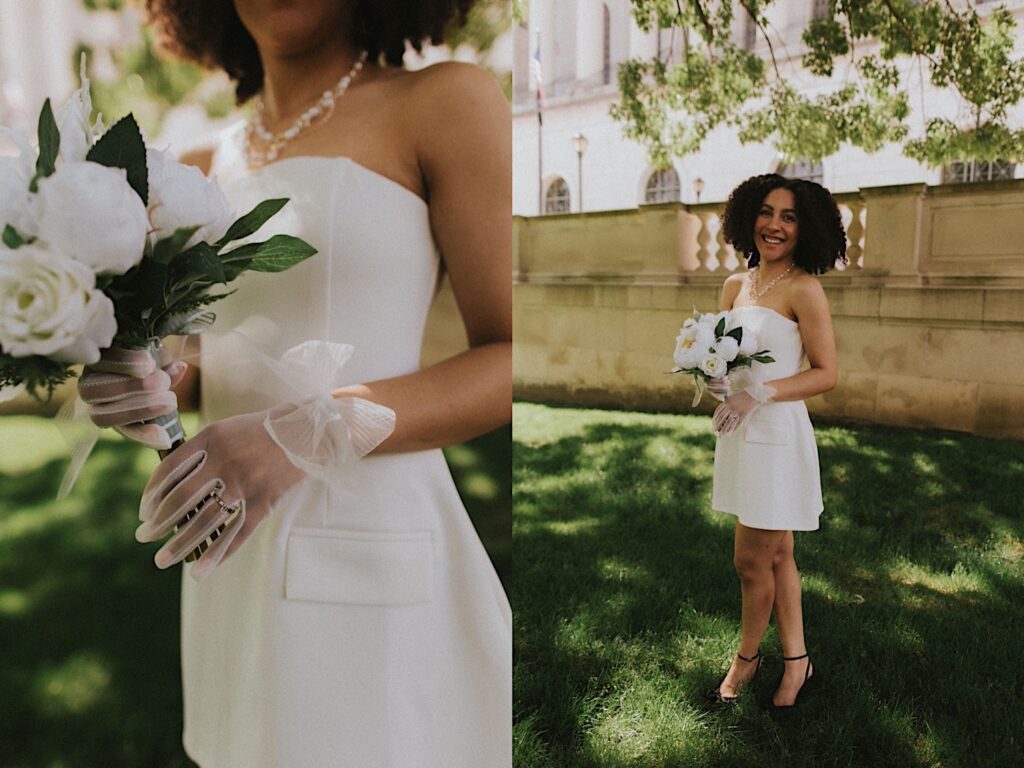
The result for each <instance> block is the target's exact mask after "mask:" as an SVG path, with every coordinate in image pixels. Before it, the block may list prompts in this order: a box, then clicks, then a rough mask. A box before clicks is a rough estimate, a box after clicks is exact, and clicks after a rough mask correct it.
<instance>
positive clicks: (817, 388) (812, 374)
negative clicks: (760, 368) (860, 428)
mask: <svg viewBox="0 0 1024 768" xmlns="http://www.w3.org/2000/svg"><path fill="white" fill-rule="evenodd" d="M788 293H789V295H788V297H787V298H788V299H789V302H790V307H791V308H792V310H793V314H794V315H796V319H797V322H798V323H799V324H800V338H801V339H802V340H803V344H804V352H806V354H807V362H808V363H810V366H811V367H810V368H808V369H807V370H806V371H801V372H800V373H798V374H796V375H795V376H789V377H787V378H785V379H778V380H776V381H768V382H765V383H766V384H767V385H768V386H770V387H774V388H775V396H774V397H773V398H772V399H773V400H775V401H783V400H805V399H807V398H808V397H814V396H815V395H820V394H822V393H824V392H828V391H829V390H830V389H832V388H833V387H834V386H835V385H836V381H837V379H838V377H839V365H838V362H837V359H836V357H837V356H836V339H835V335H834V334H833V331H832V314H831V313H830V312H829V308H828V299H827V298H826V296H825V289H824V288H822V287H821V283H819V282H818V281H817V280H816V279H815V278H813V277H811V276H810V275H804V276H801V277H800V278H797V279H794V280H793V281H792V283H791V284H790V286H789V292H788Z"/></svg>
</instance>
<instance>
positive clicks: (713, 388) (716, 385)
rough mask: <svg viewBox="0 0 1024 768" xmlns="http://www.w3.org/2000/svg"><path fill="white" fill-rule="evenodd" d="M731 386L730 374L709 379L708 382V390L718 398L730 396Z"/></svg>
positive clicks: (722, 399)
mask: <svg viewBox="0 0 1024 768" xmlns="http://www.w3.org/2000/svg"><path fill="white" fill-rule="evenodd" d="M731 387H732V383H731V382H730V381H729V375H728V374H726V375H725V376H721V377H719V378H717V379H708V382H707V390H708V392H710V393H711V396H712V397H713V398H715V399H716V400H721V401H724V400H725V398H727V397H728V396H729V390H730V388H731Z"/></svg>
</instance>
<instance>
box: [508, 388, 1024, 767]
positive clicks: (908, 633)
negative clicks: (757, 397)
mask: <svg viewBox="0 0 1024 768" xmlns="http://www.w3.org/2000/svg"><path fill="white" fill-rule="evenodd" d="M513 429H514V435H515V445H514V448H513V501H514V505H515V520H514V529H513V541H514V547H513V550H514V552H513V554H514V558H515V567H516V574H515V580H514V581H513V584H512V589H511V595H510V596H511V600H512V607H513V611H514V622H515V648H516V651H515V653H516V662H515V719H516V723H515V765H516V767H517V768H542V767H543V768H556V767H557V768H575V767H576V766H579V767H581V768H582V767H586V768H598V767H600V768H620V767H622V768H624V767H625V766H629V767H630V768H633V767H636V768H640V767H644V768H648V767H650V768H655V767H661V766H664V767H665V768H669V767H671V768H681V767H682V766H694V767H697V766H700V767H701V768H717V767H719V766H736V767H739V766H770V767H771V766H786V767H787V768H797V767H801V766H806V767H807V768H811V767H812V766H813V768H826V767H830V766H850V767H851V768H853V767H856V768H901V767H903V766H907V767H909V766H930V767H932V768H940V767H941V768H960V767H963V768H967V767H968V766H971V767H973V766H986V768H1004V767H1005V768H1016V767H1017V766H1022V765H1024V735H1022V734H1024V726H1022V723H1024V671H1022V664H1021V654H1022V649H1024V639H1022V634H1024V543H1022V542H1024V511H1022V499H1024V446H1022V445H1021V444H1020V443H1018V442H1011V441H1001V440H986V439H981V438H975V437H971V436H963V435H956V434H951V433H940V432H920V431H910V430H896V429H883V428H875V427H864V426H857V427H842V426H827V427H819V428H818V429H817V430H816V434H817V439H818V445H819V450H820V456H821V467H822V486H823V492H824V497H825V513H824V515H823V517H822V526H821V530H819V531H816V532H809V533H798V534H797V539H796V558H797V563H798V565H799V566H800V568H801V571H802V573H803V583H804V611H805V622H806V627H807V642H808V647H809V649H810V651H811V653H812V656H813V658H814V661H815V670H816V679H815V680H814V682H813V683H812V684H811V686H810V688H809V689H808V691H807V695H806V696H803V697H802V699H803V700H802V701H801V703H800V706H799V708H798V709H797V710H794V711H792V712H790V713H789V716H788V717H781V718H780V717H778V716H773V715H772V714H771V713H770V712H769V711H768V708H767V704H768V701H769V699H770V696H771V692H772V690H773V689H774V687H775V685H776V683H777V681H778V678H779V677H780V675H781V666H782V662H781V659H780V656H781V654H780V653H779V647H778V641H777V637H776V636H775V634H774V627H772V628H771V629H769V634H768V636H766V638H765V641H764V643H763V644H762V650H763V651H765V652H766V653H767V654H768V655H769V657H770V658H769V660H768V662H767V664H766V665H765V667H764V668H763V669H762V670H761V672H760V674H759V675H758V678H757V679H756V680H755V682H754V684H753V685H752V686H751V689H749V690H747V691H746V692H745V695H744V697H743V699H742V701H741V703H740V704H739V705H737V706H736V707H735V708H733V709H731V710H728V711H722V712H719V711H712V710H709V709H707V708H706V706H705V705H704V704H703V700H702V697H703V694H704V692H705V691H706V690H708V689H709V688H712V687H714V686H715V685H716V684H717V683H718V681H719V680H720V678H721V676H722V675H723V673H724V671H725V669H726V668H727V667H728V665H729V661H730V659H731V656H732V654H733V653H735V650H736V647H737V643H738V640H739V630H740V626H739V610H740V598H739V586H738V582H737V579H736V576H735V573H734V572H733V570H732V564H731V557H732V537H733V527H734V523H735V518H733V517H731V516H728V515H721V514H718V513H715V512H713V511H711V510H710V506H709V505H710V495H711V477H712V466H713V457H714V436H713V435H712V433H711V428H710V420H709V419H708V418H707V417H703V416H669V415H650V414H638V413H622V412H610V411H596V410H577V409H568V408H549V407H545V406H540V405H530V404H518V405H517V406H516V408H515V411H514V421H513Z"/></svg>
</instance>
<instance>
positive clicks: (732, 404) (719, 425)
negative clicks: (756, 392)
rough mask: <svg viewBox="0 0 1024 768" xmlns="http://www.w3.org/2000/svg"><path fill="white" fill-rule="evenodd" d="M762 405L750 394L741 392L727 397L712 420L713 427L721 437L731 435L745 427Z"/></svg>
mask: <svg viewBox="0 0 1024 768" xmlns="http://www.w3.org/2000/svg"><path fill="white" fill-rule="evenodd" d="M761 405H762V403H761V402H760V401H759V400H757V399H755V398H754V397H753V396H752V395H751V394H749V393H748V392H740V393H739V394H736V395H732V396H730V397H727V398H726V399H725V402H724V403H722V404H721V405H720V406H718V407H717V408H716V409H715V415H714V416H713V417H712V418H711V427H712V428H713V429H714V430H715V434H716V435H718V436H719V437H725V436H726V435H731V434H732V433H733V432H735V431H736V430H737V429H739V428H740V427H741V426H743V423H744V422H745V421H746V420H747V419H749V418H750V415H751V414H752V413H753V412H754V411H756V410H757V409H758V408H760V407H761Z"/></svg>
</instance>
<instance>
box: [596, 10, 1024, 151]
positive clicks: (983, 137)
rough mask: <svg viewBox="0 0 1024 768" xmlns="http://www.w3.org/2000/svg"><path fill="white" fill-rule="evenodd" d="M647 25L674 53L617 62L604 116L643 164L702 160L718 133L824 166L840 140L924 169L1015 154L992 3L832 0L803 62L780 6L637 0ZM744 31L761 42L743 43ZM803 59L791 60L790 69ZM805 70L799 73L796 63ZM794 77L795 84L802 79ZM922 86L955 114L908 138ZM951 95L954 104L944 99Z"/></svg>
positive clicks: (1010, 28)
mask: <svg viewBox="0 0 1024 768" xmlns="http://www.w3.org/2000/svg"><path fill="white" fill-rule="evenodd" d="M632 3H633V13H634V16H635V18H636V21H637V23H638V24H639V26H640V27H641V28H642V29H644V30H648V31H649V30H651V29H662V30H664V29H673V30H674V31H675V35H676V37H677V38H681V41H682V42H681V52H680V53H679V55H678V56H676V57H673V58H672V59H670V60H669V62H670V63H667V62H666V61H665V60H663V59H664V58H665V57H663V59H653V60H639V59H632V60H629V61H627V62H625V63H623V64H622V65H620V67H619V73H618V76H619V87H620V94H621V96H620V101H619V103H618V104H616V105H614V106H613V107H612V115H613V117H615V118H616V119H617V120H620V121H621V122H623V123H624V124H625V133H626V135H627V136H628V137H630V138H633V139H636V140H638V141H640V142H641V143H643V144H645V145H646V146H647V147H648V150H649V152H650V155H651V158H652V161H653V162H654V163H656V164H657V165H659V166H660V167H665V166H667V165H668V164H669V163H670V161H671V158H672V157H673V156H683V155H688V154H693V153H695V152H697V151H698V150H699V149H700V147H701V145H702V144H703V142H704V139H705V138H706V137H707V135H708V134H709V133H710V132H711V131H712V130H714V129H715V128H718V127H719V126H733V127H735V128H737V129H738V131H739V137H740V140H741V141H743V142H744V143H747V142H768V143H770V144H771V145H773V146H774V147H775V148H776V149H777V150H778V151H779V152H780V153H781V154H782V155H783V156H787V157H803V158H807V159H810V160H812V161H819V160H821V159H822V158H824V157H827V156H828V155H831V154H834V153H835V152H836V151H837V150H838V149H839V147H840V146H841V145H842V144H844V143H846V144H851V145H853V146H856V147H860V148H861V149H864V150H865V151H867V152H875V151H877V150H879V149H880V148H881V147H882V146H883V145H885V144H886V143H888V142H896V143H900V144H902V146H903V151H904V153H905V154H906V155H907V156H909V157H912V158H914V159H916V160H919V161H921V162H923V163H926V164H928V165H943V164H946V163H949V162H951V161H954V160H980V161H992V160H1014V161H1016V160H1017V159H1018V158H1019V157H1021V156H1022V155H1024V131H1022V130H1021V129H1020V128H1018V127H1017V126H1016V125H1015V124H1014V120H1013V119H1012V116H1011V115H1010V110H1011V108H1012V107H1014V106H1015V105H1016V104H1018V103H1019V102H1020V101H1021V99H1022V98H1024V62H1022V61H1021V60H1020V59H1018V58H1014V56H1013V47H1014V41H1015V38H1016V31H1017V28H1016V24H1015V22H1014V19H1013V16H1012V14H1011V13H1010V12H1009V11H1008V10H1006V8H1005V7H1003V6H999V7H996V8H992V9H985V10H984V11H983V12H979V10H978V9H976V8H975V7H974V6H973V4H971V3H967V4H961V3H953V2H951V1H950V0H830V2H829V3H828V9H827V12H826V13H825V14H824V15H823V16H822V17H821V18H818V19H814V20H812V21H810V22H809V23H808V24H807V26H806V27H805V29H804V30H803V34H802V43H803V46H802V50H801V55H800V57H799V58H798V59H795V60H793V61H788V60H786V58H787V56H788V55H789V53H792V52H791V51H790V52H787V54H786V55H783V54H782V52H781V48H780V46H781V45H782V41H781V39H780V36H779V33H778V31H777V30H775V29H773V28H772V27H771V25H770V24H769V20H768V14H767V11H768V10H769V9H770V8H771V7H772V6H773V5H774V4H775V0H738V1H737V0H632ZM747 25H753V29H754V30H755V32H756V35H755V39H756V40H757V41H758V43H759V44H758V45H757V46H751V50H748V48H747V47H746V46H745V45H744V44H743V43H744V42H745V41H744V40H743V38H744V32H743V30H744V28H745V27H746V26H747ZM798 65H799V66H798ZM801 67H802V68H801ZM798 83H799V84H798ZM925 88H930V89H932V90H934V91H936V92H938V93H939V94H941V95H942V99H940V100H938V101H939V102H940V103H941V102H947V101H948V102H951V103H955V102H959V104H960V109H959V110H958V112H957V113H956V114H948V115H944V114H939V115H937V114H929V112H933V113H934V112H937V111H939V108H938V107H935V106H929V105H927V104H924V99H923V97H922V98H921V101H922V104H923V110H924V112H925V118H926V121H927V122H926V124H925V129H924V131H923V134H922V135H920V136H914V137H911V136H910V130H909V126H908V125H907V117H908V115H909V113H910V108H909V104H910V99H911V97H912V95H914V93H915V92H916V91H920V90H923V89H925ZM946 96H950V97H951V98H949V99H947V98H946Z"/></svg>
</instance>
